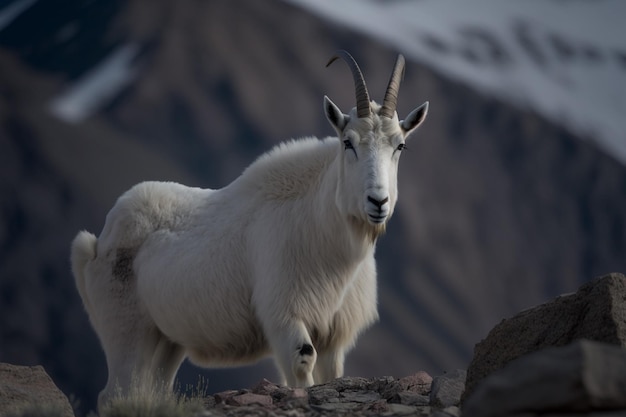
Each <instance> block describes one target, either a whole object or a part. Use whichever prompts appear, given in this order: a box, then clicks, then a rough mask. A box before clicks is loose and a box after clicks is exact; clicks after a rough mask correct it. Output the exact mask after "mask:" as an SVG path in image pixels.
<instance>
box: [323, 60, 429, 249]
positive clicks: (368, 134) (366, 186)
mask: <svg viewBox="0 0 626 417" xmlns="http://www.w3.org/2000/svg"><path fill="white" fill-rule="evenodd" d="M337 58H343V59H344V60H345V61H346V62H347V63H348V66H349V67H350V69H351V71H352V76H353V78H354V84H355V89H356V102H357V105H356V107H355V108H353V109H352V110H351V111H350V113H349V114H344V113H343V112H342V111H341V110H340V109H339V107H337V106H336V105H335V103H333V102H332V101H331V100H330V99H329V98H328V97H326V96H325V97H324V111H325V113H326V117H327V119H328V121H329V122H330V124H331V125H332V126H333V128H334V129H335V130H336V131H337V135H338V137H339V140H340V141H341V143H340V145H341V153H342V154H341V156H340V157H339V160H340V161H341V162H340V168H339V169H340V173H339V184H338V188H337V196H336V200H337V205H338V206H339V208H340V210H342V211H343V212H345V214H346V215H348V216H349V218H350V219H352V220H353V221H355V222H356V223H357V224H359V225H361V226H363V227H365V229H366V230H368V231H370V232H371V233H373V234H374V237H376V235H378V234H379V233H380V232H382V231H383V230H384V227H385V224H386V222H387V220H388V219H389V217H390V216H391V214H392V213H393V210H394V207H395V204H396V200H397V195H398V188H397V179H398V160H399V158H400V153H401V152H402V150H403V149H404V147H405V140H406V139H407V137H408V136H409V135H410V134H411V133H412V132H413V131H414V130H415V129H416V128H417V127H418V126H419V125H420V124H421V123H422V122H423V121H424V119H425V117H426V113H427V112H428V102H426V103H424V104H422V105H421V106H419V107H417V108H416V109H415V110H413V111H411V112H410V113H409V115H408V116H407V117H406V118H405V119H403V120H399V119H398V115H397V113H396V101H397V97H398V88H399V85H400V80H401V78H402V75H403V72H404V57H403V56H402V55H398V59H397V60H396V64H395V67H394V69H393V72H392V74H391V79H390V80H389V85H388V86H387V91H386V93H385V97H384V99H383V104H382V106H381V105H379V104H377V103H375V102H374V101H370V98H369V93H368V91H367V86H366V85H365V80H364V79H363V74H362V73H361V70H360V69H359V66H358V65H357V63H356V61H355V60H354V58H352V56H351V55H350V54H349V53H348V52H346V51H339V52H338V53H337V55H336V56H334V57H333V58H332V59H331V60H330V61H329V62H328V64H327V65H326V66H328V65H330V64H331V63H332V62H334V61H335V60H336V59H337Z"/></svg>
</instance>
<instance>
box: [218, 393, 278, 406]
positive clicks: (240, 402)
mask: <svg viewBox="0 0 626 417" xmlns="http://www.w3.org/2000/svg"><path fill="white" fill-rule="evenodd" d="M272 403H273V401H272V397H270V396H269V395H260V394H254V393H252V392H246V393H244V394H239V395H233V396H231V397H228V398H227V399H226V404H228V405H236V406H245V405H252V404H257V405H262V406H268V405H272Z"/></svg>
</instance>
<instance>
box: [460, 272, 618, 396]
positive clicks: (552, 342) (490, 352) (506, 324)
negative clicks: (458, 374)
mask: <svg viewBox="0 0 626 417" xmlns="http://www.w3.org/2000/svg"><path fill="white" fill-rule="evenodd" d="M579 339H588V340H595V341H599V342H604V343H608V344H613V345H619V346H626V277H625V276H624V275H623V274H618V273H613V274H609V275H606V276H603V277H601V278H597V279H595V280H593V281H591V282H589V283H587V284H585V285H583V286H582V287H580V289H579V290H578V292H576V293H574V294H567V295H563V296H560V297H558V298H556V299H555V300H553V301H551V302H549V303H546V304H542V305H540V306H537V307H535V308H532V309H529V310H526V311H523V312H521V313H519V314H518V315H516V316H514V317H512V318H510V319H506V320H503V321H502V322H501V323H500V324H498V325H497V326H496V327H494V328H493V329H492V330H491V331H490V332H489V334H488V335H487V337H486V338H485V339H484V340H482V341H481V342H480V343H478V344H477V345H476V347H475V349H474V357H473V359H472V362H471V363H470V366H469V368H468V370H467V380H466V386H465V392H464V394H463V400H465V399H466V398H468V396H469V395H470V394H471V393H472V391H473V390H474V389H475V388H476V386H477V385H478V384H479V383H480V381H482V380H483V379H484V378H485V377H486V376H488V375H489V374H491V373H493V372H494V371H496V370H498V369H501V368H502V367H503V366H504V365H506V364H507V363H509V362H510V361H512V360H513V359H516V358H518V357H520V356H522V355H526V354H528V353H531V352H535V351H537V350H540V349H543V348H547V347H556V346H565V345H567V344H570V343H572V342H573V341H575V340H579Z"/></svg>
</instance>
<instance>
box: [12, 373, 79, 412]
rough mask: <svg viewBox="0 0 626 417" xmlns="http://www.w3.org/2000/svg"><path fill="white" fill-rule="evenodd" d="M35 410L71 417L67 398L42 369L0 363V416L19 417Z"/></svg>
mask: <svg viewBox="0 0 626 417" xmlns="http://www.w3.org/2000/svg"><path fill="white" fill-rule="evenodd" d="M34 408H37V409H39V410H44V411H45V410H47V411H49V412H54V415H58V416H62V417H74V412H73V411H72V406H71V405H70V402H69V401H68V399H67V397H66V396H65V394H63V392H61V390H59V388H57V386H56V385H55V384H54V382H52V379H51V378H50V376H48V374H47V373H46V371H45V370H44V369H43V367H41V366H17V365H10V364H7V363H0V416H6V415H12V414H15V415H19V414H20V413H21V412H22V411H24V410H31V411H32V410H33V409H34Z"/></svg>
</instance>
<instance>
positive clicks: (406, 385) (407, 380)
mask: <svg viewBox="0 0 626 417" xmlns="http://www.w3.org/2000/svg"><path fill="white" fill-rule="evenodd" d="M432 382H433V377H432V376H430V375H428V373H426V372H424V371H420V372H418V373H416V374H415V375H410V376H405V377H404V378H401V379H400V380H399V381H398V383H399V384H400V386H401V387H402V389H403V390H404V391H412V392H417V393H419V394H423V395H424V394H428V393H429V392H430V388H431V384H432Z"/></svg>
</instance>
